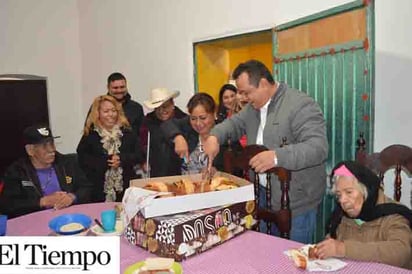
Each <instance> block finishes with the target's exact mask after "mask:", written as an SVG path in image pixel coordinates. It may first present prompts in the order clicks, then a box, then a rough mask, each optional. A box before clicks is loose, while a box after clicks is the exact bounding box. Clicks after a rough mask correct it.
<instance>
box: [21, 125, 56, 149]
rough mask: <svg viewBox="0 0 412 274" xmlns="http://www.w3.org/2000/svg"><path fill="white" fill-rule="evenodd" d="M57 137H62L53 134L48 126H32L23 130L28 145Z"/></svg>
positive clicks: (45, 141) (25, 142) (42, 142)
mask: <svg viewBox="0 0 412 274" xmlns="http://www.w3.org/2000/svg"><path fill="white" fill-rule="evenodd" d="M55 138H60V136H53V134H52V131H51V129H50V128H49V127H47V126H30V127H27V128H26V129H25V130H24V131H23V139H24V144H26V145H36V144H44V143H47V142H50V141H53V140H54V139H55Z"/></svg>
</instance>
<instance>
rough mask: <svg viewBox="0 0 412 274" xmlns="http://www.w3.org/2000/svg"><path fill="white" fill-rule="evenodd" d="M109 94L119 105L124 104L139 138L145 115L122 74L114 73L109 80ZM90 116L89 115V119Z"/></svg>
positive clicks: (125, 111) (130, 122) (128, 117)
mask: <svg viewBox="0 0 412 274" xmlns="http://www.w3.org/2000/svg"><path fill="white" fill-rule="evenodd" d="M107 94H108V95H111V96H113V97H114V98H115V99H116V100H117V101H118V102H119V103H121V104H122V107H123V111H124V114H125V115H126V117H127V120H128V121H129V124H130V126H131V127H132V130H133V131H134V132H135V133H136V136H139V131H140V127H141V126H142V123H143V118H144V113H143V107H142V105H141V104H139V103H138V102H136V101H133V100H132V99H131V98H132V97H131V96H130V94H129V92H128V90H127V80H126V77H124V75H123V74H121V73H120V72H113V73H112V74H110V75H109V77H108V78H107ZM89 114H90V109H89V112H88V113H87V116H86V120H87V117H88V116H89Z"/></svg>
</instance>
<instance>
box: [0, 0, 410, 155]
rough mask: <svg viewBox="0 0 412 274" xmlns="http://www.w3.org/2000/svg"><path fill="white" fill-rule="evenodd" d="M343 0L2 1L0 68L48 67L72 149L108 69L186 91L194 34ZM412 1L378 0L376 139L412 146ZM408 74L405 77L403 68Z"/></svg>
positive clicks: (44, 70)
mask: <svg viewBox="0 0 412 274" xmlns="http://www.w3.org/2000/svg"><path fill="white" fill-rule="evenodd" d="M347 2H350V1H348V0H329V1H324V0H311V1H307V2H306V1H300V0H191V1H187V0H151V1H145V0H117V1H115V0H113V1H100V0H88V1H81V0H65V1H55V0H37V1H24V0H0V37H1V42H0V60H1V62H0V74H3V73H26V74H37V75H43V76H47V77H48V79H49V81H48V86H49V104H50V115H51V122H52V127H53V129H54V131H55V132H56V133H57V134H60V135H62V136H63V137H64V138H63V139H62V142H61V144H59V146H58V148H59V149H60V150H62V151H63V152H68V151H74V150H75V147H76V145H77V142H78V140H79V138H80V131H81V127H82V125H83V122H84V116H85V113H86V111H87V109H88V108H89V105H90V103H91V101H92V99H93V98H94V97H95V96H96V95H98V94H101V93H103V92H105V89H106V87H105V86H106V78H107V76H108V75H109V74H110V73H111V72H113V71H121V72H123V73H124V74H125V75H126V77H127V78H128V80H129V89H130V93H131V94H132V96H133V97H134V98H135V99H136V100H137V101H139V102H142V101H143V100H144V99H146V98H147V97H148V92H149V90H150V89H151V88H154V87H159V86H166V87H169V88H173V89H180V90H181V91H182V93H181V96H180V97H179V98H178V99H177V103H178V105H179V106H181V107H183V108H184V106H185V102H186V101H187V99H188V98H189V97H190V96H191V95H192V94H193V86H194V84H193V50H192V43H193V42H195V41H199V40H203V39H207V38H211V37H221V36H227V35H229V34H230V35H232V34H237V33H240V32H246V31H247V32H249V31H253V30H259V29H267V28H269V27H273V26H275V25H278V24H282V23H285V22H288V21H291V20H294V19H297V18H300V17H303V16H306V15H310V14H313V13H315V12H319V11H322V10H325V9H328V8H331V7H334V6H337V5H341V4H344V3H347ZM410 10H412V1H409V0H396V1H386V0H377V1H376V120H375V122H376V126H375V148H377V149H380V148H382V147H384V146H387V145H389V144H392V143H397V142H398V143H403V144H408V145H410V146H412V138H411V134H410V133H409V132H410V131H411V130H410V128H411V126H412V121H411V120H410V119H408V116H411V113H412V108H411V104H410V102H412V93H411V92H410V91H409V89H410V83H409V81H408V76H409V75H411V72H412V65H411V59H412V53H411V52H410V51H409V49H408V47H409V46H410V45H411V44H412V43H411V42H412V38H411V37H410V36H409V30H408V28H409V26H410V25H412V18H411V16H408V12H409V11H410ZM409 77H410V76H409Z"/></svg>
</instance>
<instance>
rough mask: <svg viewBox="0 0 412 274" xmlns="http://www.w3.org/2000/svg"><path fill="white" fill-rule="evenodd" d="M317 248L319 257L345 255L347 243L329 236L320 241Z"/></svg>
mask: <svg viewBox="0 0 412 274" xmlns="http://www.w3.org/2000/svg"><path fill="white" fill-rule="evenodd" d="M316 249H317V250H316V255H317V256H318V257H319V259H326V258H329V257H344V256H345V243H344V242H342V241H338V240H335V239H332V238H328V239H326V240H324V241H322V242H320V243H318V244H317V245H316Z"/></svg>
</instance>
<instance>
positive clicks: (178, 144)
mask: <svg viewBox="0 0 412 274" xmlns="http://www.w3.org/2000/svg"><path fill="white" fill-rule="evenodd" d="M173 142H174V143H175V152H176V154H177V155H179V157H180V158H184V157H186V160H188V161H189V146H188V145H187V142H186V139H185V137H183V136H182V135H176V137H175V138H174V139H173Z"/></svg>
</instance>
